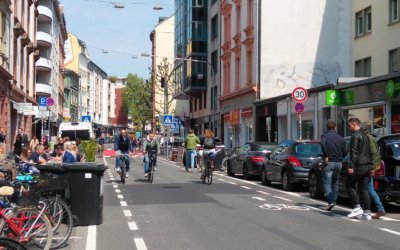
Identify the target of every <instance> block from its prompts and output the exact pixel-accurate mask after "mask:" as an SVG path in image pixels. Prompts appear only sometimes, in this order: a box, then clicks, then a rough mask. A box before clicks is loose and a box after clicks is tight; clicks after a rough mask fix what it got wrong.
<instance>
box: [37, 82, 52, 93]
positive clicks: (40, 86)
mask: <svg viewBox="0 0 400 250" xmlns="http://www.w3.org/2000/svg"><path fill="white" fill-rule="evenodd" d="M51 93H52V88H51V86H50V85H48V84H45V83H36V95H37V96H51Z"/></svg>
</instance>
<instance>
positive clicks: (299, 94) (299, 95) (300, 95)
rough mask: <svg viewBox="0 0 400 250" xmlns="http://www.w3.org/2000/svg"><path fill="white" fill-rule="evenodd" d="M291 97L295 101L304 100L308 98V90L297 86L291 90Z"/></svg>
mask: <svg viewBox="0 0 400 250" xmlns="http://www.w3.org/2000/svg"><path fill="white" fill-rule="evenodd" d="M292 98H293V100H294V101H296V102H305V101H306V100H307V98H308V92H307V90H306V89H305V88H303V87H297V88H295V89H294V90H293V92H292Z"/></svg>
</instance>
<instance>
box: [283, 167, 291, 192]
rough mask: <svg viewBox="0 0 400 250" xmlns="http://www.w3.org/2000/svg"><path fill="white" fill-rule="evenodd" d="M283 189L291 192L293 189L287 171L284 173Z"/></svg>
mask: <svg viewBox="0 0 400 250" xmlns="http://www.w3.org/2000/svg"><path fill="white" fill-rule="evenodd" d="M282 188H283V190H286V191H289V190H292V189H293V184H292V183H290V179H289V176H288V174H287V171H285V170H284V171H283V172H282Z"/></svg>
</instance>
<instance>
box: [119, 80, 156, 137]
mask: <svg viewBox="0 0 400 250" xmlns="http://www.w3.org/2000/svg"><path fill="white" fill-rule="evenodd" d="M152 92H153V91H152V88H151V84H150V83H148V82H147V81H145V80H144V79H143V78H141V77H139V76H137V75H136V74H135V75H133V74H129V75H128V76H127V78H126V88H125V89H124V92H123V104H124V109H125V111H126V112H127V113H130V114H131V115H132V117H133V118H134V121H135V122H138V123H140V124H141V125H142V130H144V126H145V125H146V122H147V121H151V120H152V118H153V117H152V116H153V112H152V100H153V94H152Z"/></svg>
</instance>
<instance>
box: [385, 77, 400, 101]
mask: <svg viewBox="0 0 400 250" xmlns="http://www.w3.org/2000/svg"><path fill="white" fill-rule="evenodd" d="M399 90H400V82H395V81H393V80H389V81H387V82H386V85H385V92H386V95H387V96H389V97H394V96H396V95H397V93H399Z"/></svg>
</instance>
